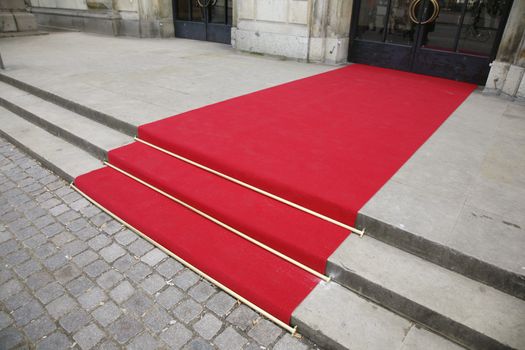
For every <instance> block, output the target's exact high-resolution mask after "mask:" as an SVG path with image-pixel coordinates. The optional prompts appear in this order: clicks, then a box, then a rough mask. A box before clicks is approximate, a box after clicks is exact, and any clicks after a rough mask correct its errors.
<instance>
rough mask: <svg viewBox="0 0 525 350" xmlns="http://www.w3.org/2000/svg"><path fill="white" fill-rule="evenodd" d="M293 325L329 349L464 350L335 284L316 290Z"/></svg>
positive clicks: (294, 317)
mask: <svg viewBox="0 0 525 350" xmlns="http://www.w3.org/2000/svg"><path fill="white" fill-rule="evenodd" d="M292 324H294V325H297V327H298V329H299V331H300V332H301V333H302V334H304V335H306V336H307V337H308V338H310V339H312V340H313V341H315V342H316V343H317V344H318V345H319V346H321V347H322V348H326V349H352V350H354V349H367V350H374V349H377V350H385V349H399V350H419V349H426V350H459V349H462V347H461V346H459V345H457V344H455V343H453V342H451V341H449V340H447V339H445V338H443V337H441V336H439V335H436V334H434V333H431V332H430V331H428V330H425V329H423V328H420V327H419V326H417V325H416V324H414V323H413V322H411V321H409V320H407V319H405V318H403V317H401V316H399V315H396V314H395V313H393V312H391V311H389V310H386V309H384V308H382V307H379V306H377V305H376V304H374V303H372V302H370V301H368V300H366V299H364V298H362V297H360V296H358V295H357V294H355V293H353V292H351V291H350V290H348V289H346V288H344V287H342V286H340V285H338V284H337V283H334V282H329V283H324V282H323V283H321V284H319V285H318V286H317V287H315V288H314V290H313V291H312V292H311V293H310V294H309V295H308V296H307V297H306V299H305V300H304V301H303V302H302V303H301V304H300V305H299V307H298V308H297V309H296V310H295V311H294V313H293V314H292Z"/></svg>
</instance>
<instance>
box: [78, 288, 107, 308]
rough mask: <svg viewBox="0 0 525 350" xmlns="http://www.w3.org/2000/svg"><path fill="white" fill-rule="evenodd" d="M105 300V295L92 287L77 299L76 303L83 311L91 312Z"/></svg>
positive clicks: (100, 290)
mask: <svg viewBox="0 0 525 350" xmlns="http://www.w3.org/2000/svg"><path fill="white" fill-rule="evenodd" d="M105 300H107V295H106V293H104V291H103V290H102V289H100V288H99V287H93V288H91V289H89V290H88V291H86V292H85V293H84V294H82V295H81V296H79V297H78V302H79V303H80V305H82V307H83V308H84V309H85V310H91V309H94V308H95V307H97V306H98V305H100V303H102V302H104V301H105Z"/></svg>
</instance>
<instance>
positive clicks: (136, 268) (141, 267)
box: [126, 262, 152, 283]
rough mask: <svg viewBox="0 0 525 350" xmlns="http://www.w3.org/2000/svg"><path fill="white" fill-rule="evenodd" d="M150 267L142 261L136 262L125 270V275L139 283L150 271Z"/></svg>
mask: <svg viewBox="0 0 525 350" xmlns="http://www.w3.org/2000/svg"><path fill="white" fill-rule="evenodd" d="M151 271H152V270H151V268H150V267H149V266H148V265H146V264H144V263H141V262H139V263H137V264H135V265H133V267H132V268H131V269H129V270H128V271H127V272H126V276H128V277H129V278H131V279H132V280H133V281H134V282H136V283H140V281H142V280H143V279H144V278H145V277H146V276H148V275H149V274H150V273H151Z"/></svg>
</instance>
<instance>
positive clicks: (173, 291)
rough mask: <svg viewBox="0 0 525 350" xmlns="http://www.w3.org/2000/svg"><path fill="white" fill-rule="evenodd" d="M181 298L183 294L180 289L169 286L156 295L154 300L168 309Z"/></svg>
mask: <svg viewBox="0 0 525 350" xmlns="http://www.w3.org/2000/svg"><path fill="white" fill-rule="evenodd" d="M183 298H184V294H183V293H182V292H181V291H180V290H178V289H177V288H175V287H171V286H170V287H168V288H166V289H165V290H163V291H162V292H160V293H159V295H157V297H156V301H157V302H158V303H159V304H160V305H162V306H164V307H165V308H166V309H168V310H169V309H171V308H172V307H173V306H175V305H177V303H178V302H179V301H181V300H182V299H183Z"/></svg>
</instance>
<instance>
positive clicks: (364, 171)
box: [75, 65, 475, 322]
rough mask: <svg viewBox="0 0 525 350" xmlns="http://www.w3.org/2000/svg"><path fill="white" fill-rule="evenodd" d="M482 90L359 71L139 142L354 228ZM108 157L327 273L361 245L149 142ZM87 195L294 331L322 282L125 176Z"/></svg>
mask: <svg viewBox="0 0 525 350" xmlns="http://www.w3.org/2000/svg"><path fill="white" fill-rule="evenodd" d="M474 88H475V86H474V85H470V84H464V83H458V82H454V81H449V80H444V79H439V78H433V77H426V76H422V75H416V74H411V73H405V72H398V71H393V70H387V69H381V68H375V67H369V66H362V65H352V66H348V67H345V68H341V69H337V70H334V71H331V72H328V73H324V74H320V75H317V76H313V77H310V78H306V79H302V80H298V81H294V82H291V83H288V84H284V85H281V86H277V87H274V88H270V89H266V90H262V91H258V92H255V93H252V94H249V95H246V96H241V97H238V98H234V99H231V100H227V101H224V102H221V103H217V104H214V105H210V106H206V107H203V108H200V109H197V110H194V111H190V112H187V113H183V114H180V115H178V116H174V117H171V118H168V119H164V120H161V121H158V122H155V123H151V124H148V125H144V126H141V127H140V128H139V137H140V138H142V139H144V140H146V141H148V142H150V143H153V144H155V145H157V146H160V147H162V148H165V149H167V150H169V151H172V152H175V153H177V154H180V155H182V156H184V157H186V158H189V159H191V160H193V161H197V162H199V163H201V164H203V165H206V166H208V167H210V168H213V169H215V170H218V171H221V172H223V173H225V174H227V175H230V176H233V177H235V178H238V179H240V180H242V181H244V182H247V183H249V184H252V185H255V186H257V187H260V188H262V189H264V190H266V191H268V192H271V193H274V194H277V195H279V196H281V197H283V198H286V199H288V200H291V201H293V202H295V203H297V204H300V205H302V206H304V207H307V208H309V209H312V210H315V211H317V212H319V213H321V214H324V215H326V216H329V217H331V218H334V219H336V220H339V221H341V222H344V223H346V224H350V225H353V224H354V220H355V217H356V214H357V212H358V210H359V209H360V208H361V207H362V206H363V205H364V204H365V203H366V201H368V200H369V199H370V198H371V197H372V196H373V194H374V193H375V192H377V191H378V190H379V188H381V186H383V184H384V183H385V182H386V181H387V180H388V179H389V178H390V177H391V176H392V175H393V174H394V173H395V172H396V171H397V169H399V167H401V166H402V165H403V163H404V162H405V161H406V160H407V159H408V158H409V157H410V156H411V155H412V154H413V153H414V152H415V151H416V150H417V148H418V147H420V146H421V145H422V144H423V142H425V140H426V139H427V138H428V137H429V136H430V135H431V134H432V133H433V132H434V131H435V130H436V129H437V127H438V126H439V125H440V124H441V123H442V122H443V121H445V120H446V118H447V117H448V116H449V115H450V114H451V113H452V112H453V111H454V110H455V109H456V108H457V106H458V105H459V104H460V103H461V102H462V101H463V100H464V99H465V98H466V97H467V96H468V95H469V94H470V93H471V92H472V90H473V89H474ZM108 159H109V162H110V163H111V164H113V165H115V166H117V167H119V168H121V169H123V170H125V171H127V172H129V173H131V174H133V175H134V176H136V177H138V178H140V179H142V180H144V181H146V182H147V183H149V184H151V185H153V186H155V187H157V188H159V189H161V190H163V191H165V192H167V193H169V194H170V195H172V196H175V197H177V198H179V199H181V200H183V201H185V202H186V203H188V204H190V205H192V206H194V207H196V208H197V209H199V210H202V211H204V212H206V213H207V214H209V215H211V216H213V217H214V218H216V219H219V220H221V221H222V222H224V223H226V224H228V225H230V226H232V227H234V228H236V229H237V230H240V231H242V232H243V233H245V234H247V235H249V236H250V237H252V238H255V239H257V240H258V241H260V242H262V243H264V244H266V245H268V246H270V247H271V248H273V249H276V250H277V251H279V252H281V253H283V254H286V255H287V256H289V257H291V258H293V259H295V260H297V261H299V262H301V263H303V264H305V265H307V266H309V267H311V268H313V269H315V270H316V271H319V272H324V270H325V267H326V261H327V259H328V257H329V256H330V255H331V253H332V252H333V251H334V250H335V249H336V248H337V247H338V246H339V245H340V244H341V242H342V241H343V240H344V239H345V238H346V236H347V235H348V234H349V232H348V231H346V230H344V229H341V228H340V227H339V226H336V225H333V224H330V223H328V222H326V221H323V220H320V219H318V218H315V217H313V216H311V215H309V214H306V213H303V212H301V211H299V210H296V209H293V208H292V207H289V206H287V205H284V204H282V203H280V202H277V201H275V200H273V199H270V198H268V197H265V196H263V195H260V194H258V193H256V192H253V191H251V190H249V189H246V188H244V187H241V186H239V185H237V184H234V183H232V182H230V181H227V180H224V179H222V178H220V177H218V176H216V175H213V174H211V173H208V172H206V171H204V170H201V169H199V168H197V167H194V166H192V165H189V164H187V163H185V162H182V161H180V160H177V159H176V158H174V157H171V156H169V155H166V154H164V153H162V152H160V151H158V150H155V149H153V148H151V147H149V146H146V145H144V144H141V143H134V144H131V145H128V146H125V147H122V148H119V149H116V150H113V151H111V152H110V153H109V156H108ZM75 184H76V185H77V186H78V187H79V188H80V189H81V190H82V191H84V192H86V194H87V195H89V196H91V197H92V198H94V199H95V200H97V201H98V202H99V203H100V204H102V205H103V206H104V207H106V208H107V209H108V210H109V211H111V212H113V213H115V214H116V215H118V216H120V217H121V218H122V219H124V220H125V221H127V222H128V223H130V224H131V225H133V226H135V227H136V228H138V229H139V230H141V231H142V232H143V233H145V234H147V235H148V236H149V237H151V238H152V239H154V240H155V241H156V242H158V243H159V244H161V245H162V246H164V247H166V248H167V249H169V250H171V251H172V252H174V253H175V254H177V255H179V256H180V257H181V258H183V259H185V260H187V261H189V262H190V263H192V264H193V265H195V266H196V267H197V268H199V269H201V270H203V271H204V272H205V273H207V274H209V275H210V276H211V277H213V278H215V279H216V280H218V281H219V282H221V283H223V284H225V285H226V286H228V287H229V288H231V289H232V290H234V291H235V292H237V293H239V294H240V295H242V296H243V297H245V298H247V299H248V300H250V301H251V302H253V303H255V304H256V305H258V306H259V307H262V308H263V309H265V310H266V311H268V312H270V313H271V314H273V315H275V316H276V317H278V318H279V319H280V320H282V321H284V322H289V320H290V316H291V313H292V312H293V310H294V309H295V308H296V307H297V306H298V305H299V303H300V302H301V301H302V300H303V299H304V298H305V297H306V296H307V295H308V293H309V292H310V291H311V289H312V288H313V287H314V286H315V285H316V283H318V281H319V280H318V278H316V277H313V276H312V275H311V274H309V273H307V272H305V271H304V270H302V269H299V268H298V267H296V266H294V265H292V264H290V263H289V262H286V261H285V260H283V259H281V258H279V257H277V256H276V255H273V254H271V253H269V252H267V251H265V250H263V249H262V248H260V247H258V246H256V245H254V244H252V243H249V242H248V241H246V240H244V239H242V238H241V237H239V236H237V235H235V234H233V233H232V232H230V231H227V230H225V229H223V228H221V227H220V226H218V225H216V224H213V223H212V222H211V221H209V220H207V219H205V218H203V217H201V216H199V215H197V214H195V213H193V212H191V211H189V210H187V209H185V208H184V207H182V206H180V205H178V204H176V203H175V202H173V201H171V200H169V199H168V198H166V197H164V196H162V195H160V194H158V193H156V192H155V191H153V190H152V189H149V188H147V187H145V186H143V185H141V184H139V183H138V182H136V181H134V180H132V179H131V178H129V177H126V176H125V175H122V174H120V173H118V172H117V171H115V170H113V169H107V168H105V169H100V170H96V171H94V172H91V173H88V174H86V175H83V176H80V177H78V178H77V179H76V180H75Z"/></svg>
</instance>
